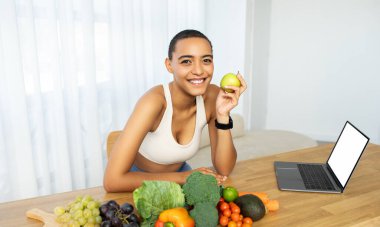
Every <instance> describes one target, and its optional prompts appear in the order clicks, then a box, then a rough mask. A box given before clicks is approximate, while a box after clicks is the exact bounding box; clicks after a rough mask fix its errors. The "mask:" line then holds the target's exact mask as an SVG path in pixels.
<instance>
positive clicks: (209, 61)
mask: <svg viewBox="0 0 380 227" xmlns="http://www.w3.org/2000/svg"><path fill="white" fill-rule="evenodd" d="M203 62H205V63H212V59H203Z"/></svg>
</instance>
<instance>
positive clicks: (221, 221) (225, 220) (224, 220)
mask: <svg viewBox="0 0 380 227" xmlns="http://www.w3.org/2000/svg"><path fill="white" fill-rule="evenodd" d="M219 224H220V225H221V226H226V225H228V218H227V217H226V216H223V215H222V216H220V218H219Z"/></svg>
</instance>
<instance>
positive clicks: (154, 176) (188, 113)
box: [104, 30, 246, 192]
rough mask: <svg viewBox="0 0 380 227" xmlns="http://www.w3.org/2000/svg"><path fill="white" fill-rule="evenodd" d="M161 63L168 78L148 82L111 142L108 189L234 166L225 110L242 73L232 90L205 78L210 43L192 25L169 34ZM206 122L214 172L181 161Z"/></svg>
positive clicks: (220, 173) (220, 172)
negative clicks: (160, 82) (156, 83)
mask: <svg viewBox="0 0 380 227" xmlns="http://www.w3.org/2000/svg"><path fill="white" fill-rule="evenodd" d="M165 66H166V68H167V70H168V71H169V72H170V73H171V74H173V81H172V82H170V83H169V84H167V85H166V84H165V85H163V86H162V85H159V86H156V87H153V88H151V89H150V90H149V91H147V92H146V93H145V94H144V95H143V96H142V97H141V98H140V100H139V101H138V102H137V104H136V106H135V109H134V111H133V113H132V114H131V116H130V118H129V120H128V122H127V124H126V126H125V128H124V130H123V132H122V134H121V135H120V137H119V139H118V140H117V142H116V143H115V144H114V146H113V149H112V152H111V155H110V158H109V160H108V164H107V167H106V171H105V175H104V188H105V189H106V191H108V192H120V191H133V190H134V189H135V188H137V187H139V186H140V185H141V183H142V182H143V181H144V180H166V181H174V182H177V183H179V184H183V183H185V181H186V178H187V176H188V175H190V174H191V173H192V172H193V171H201V172H203V173H206V174H211V175H213V176H215V177H216V178H217V180H218V182H219V183H221V182H222V181H224V180H225V179H226V178H227V176H228V175H229V174H230V173H231V171H232V170H233V168H234V165H235V162H236V150H235V147H234V144H233V141H232V137H231V132H230V130H229V129H230V128H231V127H230V124H229V123H230V117H229V115H230V111H231V110H232V109H233V108H234V107H235V106H236V105H237V103H238V100H239V97H240V94H241V93H242V92H244V90H245V89H246V84H245V81H244V79H243V78H242V76H241V75H240V74H239V75H238V78H239V80H240V81H241V84H242V85H241V86H240V87H228V88H230V89H232V90H233V91H234V92H233V93H226V92H224V91H222V90H221V89H220V88H219V87H217V86H215V85H212V84H210V82H211V79H212V75H213V72H214V63H213V55H212V45H211V42H210V41H209V39H208V38H207V37H206V36H205V35H203V34H202V33H201V32H199V31H196V30H184V31H182V32H180V33H178V34H177V35H176V36H174V38H173V39H172V40H171V42H170V45H169V51H168V58H167V59H166V60H165ZM206 124H208V127H209V136H210V144H211V157H212V163H213V166H214V168H215V170H216V172H215V171H213V170H211V169H208V168H205V167H202V168H198V169H195V170H192V169H191V167H190V166H189V165H188V164H187V163H186V160H188V159H190V158H191V157H192V156H193V155H194V154H195V153H196V152H197V151H198V148H199V144H200V137H201V130H202V128H203V127H204V126H205V125H206ZM216 126H217V127H218V128H217V127H216Z"/></svg>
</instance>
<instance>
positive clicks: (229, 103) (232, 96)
mask: <svg viewBox="0 0 380 227" xmlns="http://www.w3.org/2000/svg"><path fill="white" fill-rule="evenodd" d="M237 78H238V79H239V80H240V83H241V85H240V87H236V86H226V88H228V89H231V90H233V91H234V92H232V93H228V92H225V91H223V90H222V89H220V91H219V94H218V97H217V98H216V114H217V118H218V117H219V116H220V117H228V116H229V115H230V111H231V110H232V109H233V108H234V107H235V106H237V105H238V102H239V98H240V95H241V94H242V93H243V92H244V91H245V90H246V89H247V84H246V83H245V80H244V79H243V77H242V76H241V74H240V73H239V72H238V74H237Z"/></svg>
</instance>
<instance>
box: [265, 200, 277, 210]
mask: <svg viewBox="0 0 380 227" xmlns="http://www.w3.org/2000/svg"><path fill="white" fill-rule="evenodd" d="M265 206H266V207H267V208H268V210H269V211H276V210H278V209H279V208H280V203H279V202H278V200H275V199H273V200H269V201H268V202H267V203H266V204H265Z"/></svg>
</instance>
